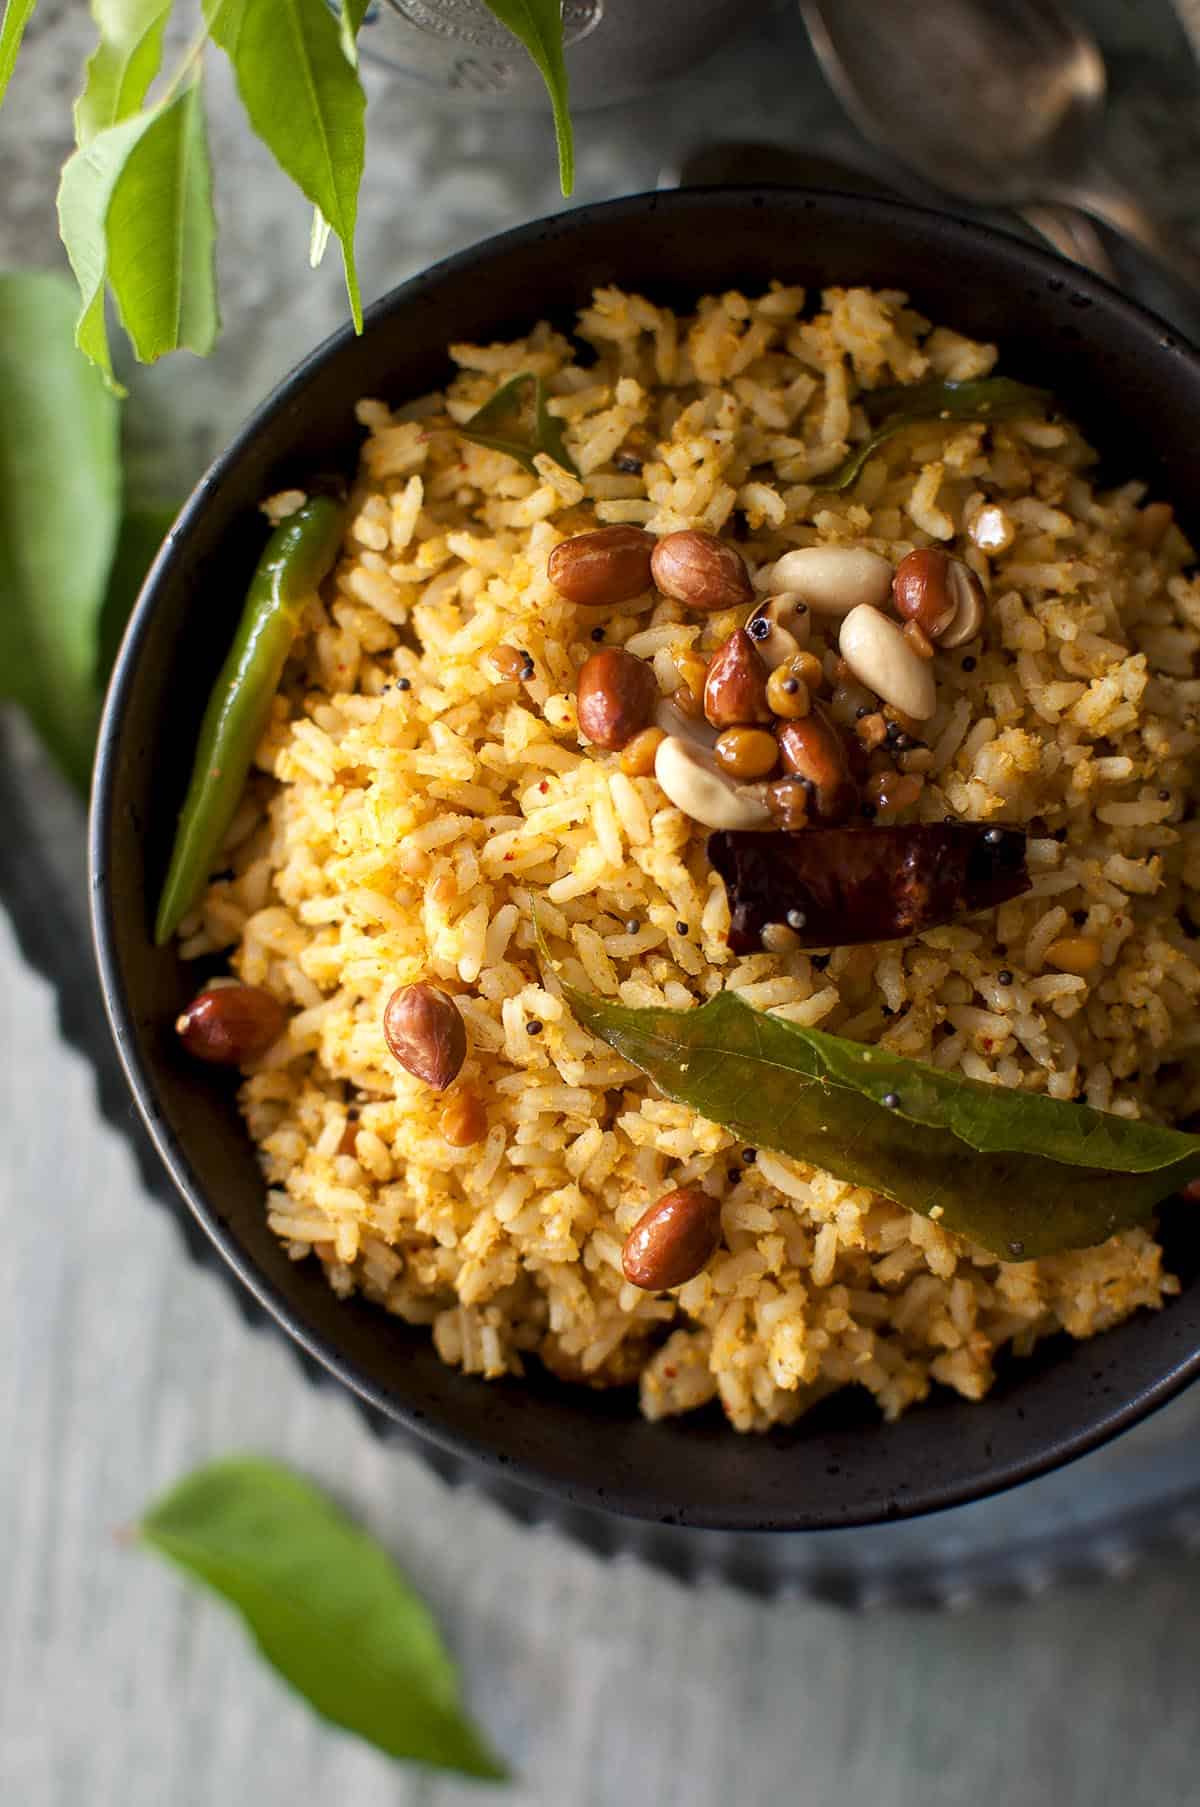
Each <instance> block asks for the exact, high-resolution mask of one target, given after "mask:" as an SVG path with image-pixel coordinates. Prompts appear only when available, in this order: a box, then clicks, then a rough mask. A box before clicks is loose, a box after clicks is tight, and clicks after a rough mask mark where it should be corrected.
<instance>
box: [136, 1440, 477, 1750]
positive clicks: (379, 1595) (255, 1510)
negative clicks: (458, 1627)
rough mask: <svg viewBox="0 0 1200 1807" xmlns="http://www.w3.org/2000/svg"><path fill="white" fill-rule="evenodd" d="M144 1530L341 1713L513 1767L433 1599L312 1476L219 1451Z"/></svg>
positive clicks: (379, 1739)
mask: <svg viewBox="0 0 1200 1807" xmlns="http://www.w3.org/2000/svg"><path fill="white" fill-rule="evenodd" d="M138 1531H139V1535H140V1537H141V1539H142V1541H143V1542H144V1543H145V1544H147V1545H148V1546H149V1547H150V1548H152V1549H155V1550H158V1551H159V1552H160V1553H161V1554H162V1555H164V1556H166V1557H167V1558H168V1559H169V1560H170V1561H171V1562H174V1563H176V1564H177V1565H178V1566H179V1567H180V1568H181V1569H183V1570H184V1572H185V1573H186V1574H188V1575H189V1576H190V1577H191V1578H192V1579H193V1580H195V1581H199V1582H202V1583H203V1584H204V1585H205V1586H206V1587H210V1588H212V1589H213V1590H214V1591H215V1592H216V1593H218V1594H220V1595H221V1596H222V1598H223V1599H225V1600H226V1601H227V1602H228V1603H229V1605H230V1606H232V1607H233V1608H234V1610H235V1611H236V1612H237V1613H239V1614H240V1615H241V1617H242V1619H243V1621H244V1623H245V1625H246V1629H247V1630H248V1631H249V1633H250V1636H251V1637H252V1638H253V1640H254V1642H255V1644H256V1645H257V1646H258V1649H259V1650H260V1651H261V1653H262V1655H263V1656H264V1657H265V1658H266V1659H267V1661H268V1662H269V1663H270V1664H271V1665H272V1666H273V1667H274V1668H275V1669H276V1670H277V1671H278V1673H279V1674H280V1675H281V1676H282V1677H283V1679H284V1680H285V1681H286V1682H289V1683H290V1684H291V1686H292V1687H293V1688H295V1689H296V1690H297V1691H298V1692H299V1693H300V1694H301V1695H303V1697H304V1698H305V1699H306V1700H307V1701H308V1703H309V1705H310V1706H312V1707H313V1708H315V1709H316V1711H317V1712H318V1713H320V1714H322V1715H323V1716H324V1717H325V1718H326V1719H328V1720H331V1721H332V1722H333V1724H335V1725H338V1726H343V1727H345V1729H346V1730H347V1731H350V1732H354V1733H355V1734H357V1736H358V1737H360V1738H365V1739H366V1740H367V1741H368V1742H369V1743H371V1744H374V1745H376V1746H377V1747H378V1748H379V1749H380V1750H382V1751H385V1752H387V1754H388V1755H389V1756H393V1757H404V1758H411V1759H413V1760H415V1761H417V1762H420V1763H428V1764H431V1765H434V1766H435V1767H437V1768H439V1769H447V1770H454V1771H457V1772H459V1773H460V1774H463V1775H468V1776H478V1777H482V1778H485V1779H487V1780H493V1781H499V1780H503V1779H504V1777H505V1775H506V1771H505V1769H504V1767H503V1765H502V1764H500V1763H499V1762H498V1761H497V1759H496V1758H495V1757H494V1756H493V1755H492V1753H491V1751H490V1750H489V1749H488V1747H487V1745H486V1744H485V1743H484V1741H483V1739H482V1737H481V1736H480V1734H479V1733H478V1732H477V1731H476V1730H475V1728H474V1726H473V1725H472V1724H471V1721H470V1720H469V1719H468V1717H467V1715H466V1713H465V1711H464V1709H463V1705H462V1695H461V1689H460V1685H459V1677H458V1671H457V1669H456V1667H455V1665H454V1663H453V1662H452V1660H451V1658H450V1656H449V1654H448V1653H447V1651H446V1647H445V1645H444V1644H443V1642H442V1640H441V1638H440V1636H439V1635H438V1630H437V1627H436V1625H435V1624H434V1622H433V1618H432V1616H431V1615H430V1613H429V1611H428V1609H427V1608H426V1607H425V1605H424V1604H423V1603H422V1601H421V1600H420V1599H419V1598H418V1596H417V1595H416V1593H415V1592H414V1591H413V1589H412V1588H411V1587H410V1586H409V1585H408V1583H407V1581H405V1579H404V1578H403V1576H402V1575H401V1574H400V1572H399V1570H398V1569H397V1568H396V1567H395V1566H394V1564H393V1563H392V1562H391V1560H390V1558H389V1557H388V1556H387V1555H386V1553H385V1552H384V1551H383V1550H382V1549H381V1548H380V1547H379V1545H378V1544H377V1543H375V1542H374V1540H373V1539H372V1538H370V1537H368V1536H367V1535H366V1533H365V1532H363V1531H360V1530H359V1529H358V1527H357V1526H356V1525H354V1524H352V1523H351V1522H350V1520H349V1519H348V1518H346V1517H345V1516H344V1515H343V1514H342V1513H341V1512H340V1511H338V1509H337V1508H336V1507H335V1506H334V1505H333V1503H332V1501H330V1500H328V1499H326V1498H325V1497H324V1495H322V1494H321V1493H319V1492H318V1491H317V1489H316V1488H315V1487H312V1486H310V1485H309V1484H308V1483H307V1482H306V1481H303V1480H301V1479H300V1477H299V1476H298V1475H294V1474H291V1473H290V1472H289V1471H288V1470H287V1469H286V1468H283V1467H281V1466H280V1465H279V1464H277V1463H275V1462H268V1461H262V1460H259V1459H256V1458H254V1457H249V1456H243V1457H235V1458H232V1459H229V1460H225V1461H220V1462H213V1463H212V1464H210V1465H209V1466H208V1467H205V1468H200V1469H197V1470H196V1472H195V1473H193V1474H191V1475H189V1476H187V1477H186V1478H185V1479H184V1480H183V1481H181V1482H180V1483H179V1484H178V1486H176V1487H174V1488H173V1489H172V1490H171V1492H170V1493H168V1494H167V1495H166V1496H165V1497H164V1498H163V1499H161V1500H159V1501H157V1502H156V1503H155V1504H154V1505H153V1506H151V1508H150V1509H149V1511H148V1512H147V1513H146V1515H145V1517H144V1518H143V1519H142V1522H141V1524H140V1526H139V1527H138Z"/></svg>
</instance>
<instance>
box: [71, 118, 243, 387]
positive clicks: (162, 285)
mask: <svg viewBox="0 0 1200 1807" xmlns="http://www.w3.org/2000/svg"><path fill="white" fill-rule="evenodd" d="M58 217H59V225H60V229H61V232H62V239H63V243H64V245H65V246H66V248H67V255H68V257H69V258H70V260H71V267H72V269H73V270H74V271H75V276H76V280H77V281H78V283H79V291H80V295H81V297H82V302H83V307H82V311H81V313H80V316H79V320H78V322H77V325H76V329H75V340H76V343H77V345H78V346H79V348H80V350H81V351H83V352H85V353H86V355H87V356H88V357H89V358H91V360H92V362H93V363H94V364H98V365H99V366H100V368H101V370H103V371H104V373H105V375H106V376H108V377H109V378H110V380H111V378H112V359H111V356H110V352H109V346H108V332H107V327H106V325H105V318H104V296H105V288H106V285H107V286H108V287H110V288H111V289H112V293H113V297H114V299H115V301H116V304H117V308H118V310H119V312H120V315H121V321H122V324H123V325H124V327H125V330H126V332H127V333H128V334H129V338H130V341H131V342H132V345H133V349H134V352H135V354H136V356H137V357H138V358H139V359H140V360H141V361H142V362H143V363H152V362H153V361H154V360H155V359H156V358H158V357H161V356H162V354H163V353H164V352H168V351H176V350H178V349H179V348H180V347H186V348H187V349H188V350H190V351H195V352H198V353H200V354H201V355H202V356H203V355H204V354H205V353H206V352H208V351H210V350H211V349H212V345H213V341H214V340H215V338H216V334H217V325H218V316H217V299H216V286H215V278H214V272H213V240H214V234H215V226H214V221H213V211H212V181H211V176H210V172H209V163H208V142H207V137H206V133H205V124H204V103H203V99H202V96H201V91H200V87H199V85H198V84H196V83H193V84H192V85H191V86H190V87H187V88H185V89H184V90H183V92H182V93H180V94H178V95H177V96H176V97H175V98H174V99H170V98H168V99H167V100H165V101H163V102H162V103H161V104H160V105H159V106H157V107H153V108H151V109H150V110H149V111H146V112H142V113H135V114H134V115H133V116H132V117H131V118H129V119H126V120H122V121H121V122H120V123H119V124H117V125H112V126H108V127H106V128H105V129H104V130H103V131H101V132H99V133H97V135H96V137H94V138H93V139H91V140H90V142H89V143H87V144H85V145H84V146H82V148H81V149H79V150H77V151H76V152H75V154H74V156H73V157H71V158H70V159H69V161H68V162H67V164H66V166H65V167H64V169H63V173H62V181H61V183H60V185H59V191H58Z"/></svg>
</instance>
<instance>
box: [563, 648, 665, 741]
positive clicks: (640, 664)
mask: <svg viewBox="0 0 1200 1807" xmlns="http://www.w3.org/2000/svg"><path fill="white" fill-rule="evenodd" d="M575 697H576V701H577V704H578V708H579V731H580V733H581V734H583V735H585V736H586V737H587V739H588V740H590V741H591V742H592V744H593V746H597V747H603V748H604V749H605V750H606V751H607V752H619V751H620V750H621V748H622V747H624V746H627V745H628V743H629V742H630V741H631V740H632V739H633V737H634V735H635V734H640V733H641V731H642V729H643V728H646V727H648V726H649V724H650V718H651V716H652V714H653V712H654V705H655V703H656V702H657V701H658V682H657V680H656V678H655V676H654V671H653V668H652V667H651V666H649V665H647V664H646V662H645V660H644V659H639V658H637V657H635V655H634V654H633V653H627V652H625V651H624V649H623V648H622V647H617V646H606V647H605V648H604V650H603V651H602V652H598V653H593V654H592V656H591V658H590V659H585V660H584V662H583V664H582V665H581V666H580V668H579V676H578V678H577V679H576V683H575Z"/></svg>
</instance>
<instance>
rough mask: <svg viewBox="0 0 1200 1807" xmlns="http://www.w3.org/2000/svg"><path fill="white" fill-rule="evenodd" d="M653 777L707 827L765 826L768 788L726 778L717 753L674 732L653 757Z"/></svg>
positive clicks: (671, 799)
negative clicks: (691, 742) (715, 754)
mask: <svg viewBox="0 0 1200 1807" xmlns="http://www.w3.org/2000/svg"><path fill="white" fill-rule="evenodd" d="M654 776H655V777H656V778H657V780H658V783H659V786H660V788H661V789H662V791H663V792H664V793H665V795H666V797H667V799H668V801H669V802H671V803H673V804H674V805H675V807H676V809H678V810H681V811H682V812H683V814H684V815H685V816H688V817H690V818H691V820H692V821H693V822H702V823H703V824H704V826H705V827H706V828H765V827H766V825H767V823H768V822H769V821H770V819H771V817H770V811H769V809H768V808H767V799H766V787H765V786H764V785H761V784H738V783H737V782H735V780H733V779H731V778H727V777H726V776H725V774H724V772H722V771H721V770H720V768H719V767H718V765H717V762H716V759H715V757H714V755H713V754H712V753H711V752H709V751H708V750H707V749H705V748H701V747H696V746H694V745H691V744H690V743H689V742H687V741H685V740H681V739H678V738H677V737H676V736H675V735H673V734H668V736H667V738H666V739H665V740H664V741H663V742H662V743H661V745H660V746H659V749H658V752H657V753H656V754H655V756H654Z"/></svg>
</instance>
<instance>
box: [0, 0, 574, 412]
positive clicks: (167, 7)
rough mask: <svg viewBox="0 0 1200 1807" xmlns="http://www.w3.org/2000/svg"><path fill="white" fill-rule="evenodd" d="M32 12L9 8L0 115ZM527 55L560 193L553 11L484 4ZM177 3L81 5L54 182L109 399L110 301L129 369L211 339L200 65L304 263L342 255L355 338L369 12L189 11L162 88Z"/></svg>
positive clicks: (559, 63) (554, 7) (561, 109)
mask: <svg viewBox="0 0 1200 1807" xmlns="http://www.w3.org/2000/svg"><path fill="white" fill-rule="evenodd" d="M35 4H36V0H5V6H4V14H3V19H2V21H0V101H2V100H3V97H4V92H5V89H6V87H7V86H8V82H9V77H10V76H11V74H12V70H13V66H14V64H15V62H16V57H17V52H18V50H19V48H20V44H21V39H22V36H23V34H24V31H25V27H26V25H27V24H28V22H29V19H30V17H31V15H32V13H33V10H34V6H35ZM484 4H486V5H487V6H489V7H490V10H491V11H492V12H493V13H494V14H495V15H496V17H497V18H498V19H499V20H500V21H501V23H502V24H503V25H504V26H506V27H507V29H508V30H509V31H511V32H512V34H513V35H514V37H516V38H517V40H518V41H519V42H520V43H521V45H522V46H523V47H524V48H525V50H526V51H527V52H528V53H529V55H530V57H531V58H532V59H533V62H534V63H535V65H536V66H537V68H538V70H539V71H540V73H541V75H542V77H543V80H544V81H545V84H546V89H547V92H548V94H549V96H550V100H551V105H552V108H553V114H554V128H555V136H556V139H557V145H558V165H559V178H560V181H561V185H562V190H563V193H564V194H569V193H570V192H571V188H572V186H573V183H574V150H573V143H572V134H571V120H570V113H569V110H568V99H567V73H566V65H565V63H564V60H563V24H562V0H484ZM177 6H182V0H91V10H92V15H93V18H94V19H95V22H96V26H97V29H98V33H99V42H98V44H97V46H96V49H95V50H94V51H93V53H92V55H91V56H90V58H89V59H88V64H87V69H86V73H85V80H84V87H83V91H82V93H81V94H80V96H79V99H78V100H77V102H76V104H75V140H76V150H75V152H74V154H73V155H72V156H71V157H70V158H69V159H68V160H67V163H66V164H65V166H64V168H63V174H62V181H61V185H60V189H59V199H58V214H59V230H60V233H61V236H62V240H63V244H64V245H65V247H66V251H67V255H68V257H69V259H70V262H71V267H72V269H73V270H74V272H75V276H76V279H77V281H78V283H79V291H80V296H81V311H80V315H79V320H78V325H77V340H78V344H79V346H80V348H81V349H82V350H83V351H84V352H86V354H87V356H88V357H89V358H90V359H91V360H92V362H93V363H95V364H97V365H98V366H99V367H100V369H101V370H102V371H103V372H104V374H105V377H106V379H107V380H108V381H109V382H110V383H112V384H113V386H114V387H116V386H117V385H116V379H115V377H114V376H113V367H112V356H111V352H110V348H109V342H108V332H107V325H106V319H105V309H106V297H108V296H109V295H111V297H112V300H113V302H114V304H115V307H116V311H117V314H118V315H119V318H120V321H121V324H122V326H123V327H124V328H125V331H126V334H127V336H128V338H129V342H130V344H131V346H132V348H133V352H134V356H135V357H136V358H137V359H139V360H140V361H141V362H143V363H152V362H153V361H154V360H155V359H157V358H159V357H161V356H162V355H163V354H164V353H166V352H170V351H177V350H181V349H186V350H190V351H193V352H196V353H198V354H200V355H201V356H204V355H206V354H207V353H208V352H209V351H210V350H211V349H212V346H213V344H214V343H215V340H216V336H217V333H218V330H219V324H220V322H219V313H218V307H217V289H216V271H215V262H214V248H215V241H216V222H215V218H214V213H213V199H212V177H211V171H210V167H209V150H208V133H207V124H206V118H205V108H204V86H203V83H204V73H205V59H206V54H207V53H208V51H209V50H210V48H211V47H212V46H215V47H216V48H217V49H218V50H220V51H222V52H223V53H224V54H225V55H226V56H227V57H228V59H229V62H230V64H231V65H232V68H233V73H234V78H235V81H236V84H237V90H238V94H239V97H240V99H241V102H242V105H243V107H244V109H245V112H246V115H247V118H248V119H249V122H250V125H251V127H252V129H253V130H254V132H255V134H256V135H257V137H258V138H259V139H260V140H261V141H262V142H263V144H265V145H266V147H267V149H268V150H269V151H270V152H271V154H272V156H273V157H274V158H275V161H276V162H277V163H278V165H279V167H280V169H281V170H283V172H284V174H285V175H287V176H288V177H289V178H290V179H291V181H292V182H293V183H294V184H295V185H296V187H297V188H299V190H300V191H301V193H302V194H303V195H304V196H305V198H306V200H307V201H308V202H309V203H310V204H311V206H312V208H313V228H312V235H311V242H310V261H311V262H312V263H313V264H314V265H316V264H318V263H319V262H320V261H321V256H322V253H323V252H324V249H325V246H326V243H327V242H328V239H329V237H330V235H331V234H332V235H333V236H335V237H336V238H337V240H338V242H339V244H340V246H341V250H342V262H343V266H344V269H345V277H346V292H347V295H348V297H349V303H350V313H351V317H352V319H353V321H354V326H355V330H356V331H361V330H362V300H361V295H360V285H359V278H358V270H357V265H356V261H355V253H354V236H355V225H356V220H357V214H358V196H359V188H360V186H361V182H362V175H363V166H364V161H365V156H366V132H365V115H366V94H365V92H364V89H363V84H362V78H361V75H360V73H359V68H358V54H357V38H358V32H359V28H360V27H361V26H362V24H363V21H364V19H365V17H366V14H367V12H368V0H339V4H337V5H336V6H335V5H333V4H331V3H330V0H192V12H193V20H192V23H193V25H194V28H195V29H194V36H193V39H192V42H191V44H190V46H189V48H188V50H187V51H186V53H185V54H184V56H183V58H182V59H181V61H180V63H179V65H178V67H176V68H175V69H174V70H173V71H172V72H170V73H169V74H167V75H166V76H165V78H164V79H163V80H162V81H161V82H160V77H162V76H163V45H164V36H165V33H166V30H167V27H168V24H169V23H171V22H172V20H173V18H174V16H175V13H176V8H177Z"/></svg>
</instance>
